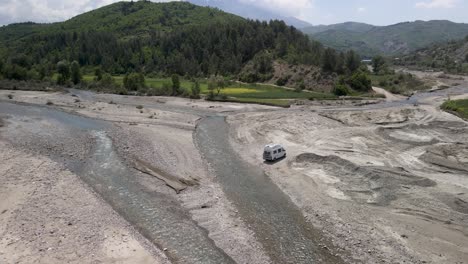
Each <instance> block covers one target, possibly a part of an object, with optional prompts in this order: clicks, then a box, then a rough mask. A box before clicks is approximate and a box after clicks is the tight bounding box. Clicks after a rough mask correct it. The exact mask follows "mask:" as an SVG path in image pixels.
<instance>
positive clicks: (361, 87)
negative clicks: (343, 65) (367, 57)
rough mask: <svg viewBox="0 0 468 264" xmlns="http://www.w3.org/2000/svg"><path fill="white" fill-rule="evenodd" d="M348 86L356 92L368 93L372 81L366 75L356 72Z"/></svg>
mask: <svg viewBox="0 0 468 264" xmlns="http://www.w3.org/2000/svg"><path fill="white" fill-rule="evenodd" d="M348 84H349V86H351V88H353V89H354V90H356V91H361V92H368V91H370V90H371V89H372V81H371V79H370V78H369V76H367V74H366V73H364V72H361V71H357V72H355V73H354V74H353V75H352V76H351V78H350V79H349V80H348Z"/></svg>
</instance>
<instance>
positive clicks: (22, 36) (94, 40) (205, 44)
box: [0, 1, 324, 80]
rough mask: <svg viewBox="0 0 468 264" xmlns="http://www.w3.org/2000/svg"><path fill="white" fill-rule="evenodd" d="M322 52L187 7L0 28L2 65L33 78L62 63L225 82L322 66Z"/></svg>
mask: <svg viewBox="0 0 468 264" xmlns="http://www.w3.org/2000/svg"><path fill="white" fill-rule="evenodd" d="M323 52H324V48H323V47H322V45H321V44H320V43H318V42H315V41H309V40H308V38H307V36H306V35H304V34H303V33H302V32H300V31H298V30H296V29H294V28H292V27H289V26H287V25H286V24H285V23H284V22H282V21H271V22H269V23H267V22H258V21H251V20H246V19H243V18H241V17H238V16H235V15H232V14H229V13H225V12H223V11H221V10H219V9H213V8H208V7H200V6H196V5H193V4H190V3H187V2H169V3H153V2H149V1H138V2H119V3H115V4H111V5H108V6H105V7H102V8H99V9H96V10H93V11H90V12H87V13H84V14H82V15H79V16H77V17H74V18H72V19H70V20H68V21H65V22H60V23H53V24H35V23H22V24H12V25H9V26H4V27H2V28H0V60H2V61H4V62H5V64H12V65H14V66H15V67H16V68H15V69H20V70H21V72H25V71H33V73H32V75H34V74H35V73H34V71H35V72H36V73H38V74H40V75H44V74H45V75H49V74H50V72H51V71H54V70H55V67H56V65H57V63H58V62H59V61H61V60H64V59H65V60H68V61H74V60H76V61H78V62H79V64H80V65H81V66H82V67H85V68H92V67H94V66H101V67H102V68H103V70H104V71H106V72H110V73H114V74H122V73H128V72H133V71H140V72H144V73H163V74H172V73H178V74H180V75H189V76H208V75H211V74H222V75H227V76H229V75H236V74H238V73H240V72H241V70H242V68H243V67H244V66H245V65H247V64H248V63H249V62H252V61H254V60H255V58H257V64H259V63H261V62H260V61H259V60H265V59H266V60H267V61H268V60H277V59H281V60H285V61H287V62H289V63H300V64H308V65H320V63H321V57H322V54H323ZM257 55H258V56H257ZM254 68H255V67H254ZM262 74H263V73H262ZM253 80H255V77H254V78H253Z"/></svg>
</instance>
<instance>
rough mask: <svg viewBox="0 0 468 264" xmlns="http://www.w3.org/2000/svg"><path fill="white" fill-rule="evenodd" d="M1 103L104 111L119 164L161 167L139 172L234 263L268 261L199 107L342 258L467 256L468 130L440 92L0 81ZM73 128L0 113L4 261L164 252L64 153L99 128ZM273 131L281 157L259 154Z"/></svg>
mask: <svg viewBox="0 0 468 264" xmlns="http://www.w3.org/2000/svg"><path fill="white" fill-rule="evenodd" d="M9 95H11V96H9ZM454 96H458V97H460V96H466V95H454ZM9 98H11V99H9ZM392 98H393V99H394V100H398V99H399V98H397V97H392ZM0 100H3V101H4V102H5V101H8V102H19V103H28V104H33V105H38V106H41V107H48V108H57V109H60V110H61V111H66V112H71V113H74V114H76V115H82V116H86V117H90V118H93V119H98V120H104V121H107V122H108V123H109V124H111V129H109V131H108V136H109V137H110V139H111V140H112V142H113V146H114V147H115V149H116V151H117V153H118V154H119V156H120V157H121V158H122V159H123V161H124V162H125V163H126V165H127V166H128V167H130V168H134V167H135V168H136V167H138V164H140V163H139V162H143V163H145V164H150V165H151V166H152V167H153V171H154V173H153V174H155V175H156V176H157V177H155V175H149V174H147V173H142V172H140V173H139V174H138V178H137V179H136V180H137V181H138V182H139V183H141V184H142V185H143V186H145V187H146V188H149V189H151V190H153V191H154V192H157V193H163V194H164V195H167V196H168V197H171V198H173V199H175V200H177V201H178V202H179V203H180V204H181V205H182V206H183V208H185V210H187V212H189V214H190V216H191V218H192V219H193V220H194V221H195V222H196V223H197V224H198V225H199V226H201V227H202V228H204V229H206V230H207V231H208V235H209V237H210V238H211V239H212V240H213V241H214V243H215V244H216V246H217V247H219V248H220V249H222V250H223V251H224V252H226V254H228V255H229V256H230V257H231V258H232V259H233V260H234V261H236V262H238V263H270V262H271V260H270V258H269V257H268V254H267V253H266V252H265V249H264V248H263V246H262V244H261V243H260V242H259V241H258V240H257V239H256V237H255V234H254V233H253V231H252V230H251V229H250V227H249V226H247V225H246V223H245V222H244V221H243V220H242V219H241V218H240V217H239V215H238V212H237V210H236V208H235V207H234V205H233V204H231V202H230V201H229V200H228V199H227V198H226V195H225V194H224V192H223V190H222V187H221V184H220V182H219V181H218V180H217V178H216V177H215V176H214V175H215V174H214V172H213V171H211V169H210V166H209V165H208V164H206V161H205V160H204V159H203V158H202V157H201V154H200V152H199V150H198V148H197V146H196V143H195V141H194V131H195V130H196V127H197V124H198V122H199V121H200V118H202V117H203V116H206V115H216V114H224V115H227V116H228V118H227V121H228V123H229V125H230V134H229V135H226V137H229V140H230V141H231V145H232V147H233V148H234V149H235V150H236V151H237V152H238V154H239V155H240V156H241V157H242V158H243V159H244V160H245V161H246V162H248V163H250V164H252V165H254V166H256V167H261V168H262V169H263V170H264V171H265V172H266V173H267V175H268V176H269V177H270V178H271V179H272V180H273V182H274V183H276V184H277V185H278V186H279V187H280V189H281V190H282V191H283V192H284V193H286V194H287V195H288V196H289V197H290V198H291V200H292V201H293V202H294V203H295V204H296V205H297V206H298V207H299V208H300V209H301V210H302V212H303V214H304V215H305V217H306V218H307V220H308V221H310V222H311V223H312V224H313V225H314V226H315V227H316V229H319V230H321V231H322V232H323V233H324V234H325V235H326V236H327V238H328V240H330V241H332V242H333V244H334V245H333V246H334V247H333V248H336V249H337V250H338V252H334V253H337V255H340V254H341V253H342V255H343V256H344V255H346V256H348V255H349V253H351V255H352V259H346V260H345V262H350V263H352V262H356V263H403V262H406V263H468V262H467V260H468V250H467V248H468V247H467V245H468V224H467V223H468V171H467V169H466V168H468V152H467V149H468V145H467V142H468V133H467V132H468V131H467V130H468V128H467V123H466V122H464V121H462V120H460V119H459V118H457V117H455V116H452V115H450V114H448V113H445V112H441V111H440V110H438V108H437V106H438V104H440V103H441V102H443V100H444V98H443V97H441V96H439V95H437V94H434V96H433V97H425V98H424V102H425V104H424V105H420V106H419V105H418V104H414V105H413V104H406V105H400V106H398V105H397V106H394V107H391V108H385V109H375V110H369V109H368V110H362V109H361V110H359V109H358V110H353V111H343V110H342V109H343V108H344V107H346V108H348V107H352V105H349V104H350V103H348V102H340V101H338V102H326V103H322V102H317V103H313V104H312V105H309V106H295V107H293V108H292V109H278V108H273V107H266V106H255V105H244V104H231V103H228V104H224V103H212V102H205V101H193V100H186V99H180V98H164V97H130V96H118V95H99V94H97V95H96V94H92V93H89V92H85V91H75V90H71V92H64V93H44V92H26V91H0ZM389 101H392V100H389ZM390 103H391V102H390ZM351 104H352V103H351ZM365 107H366V106H364V108H365ZM2 125H3V126H2ZM37 127H41V128H42V130H38V133H37V134H28V133H27V132H25V131H34V129H36V128H37ZM28 129H29V130H28ZM46 129H50V131H51V133H44V132H43V131H47V130H46ZM52 132H53V135H52ZM41 133H42V134H41ZM80 137H81V136H79V137H78V138H76V139H75V140H71V141H69V139H68V138H67V134H66V131H61V130H60V129H58V128H55V127H54V124H50V123H48V122H47V120H38V119H34V118H29V119H28V118H18V117H15V118H13V117H12V116H11V115H8V114H5V113H1V112H0V149H1V150H2V151H1V153H0V164H1V165H0V182H1V183H2V184H1V185H0V188H1V189H2V191H1V192H0V198H1V199H0V201H4V202H0V223H1V225H0V226H1V228H0V232H1V234H2V239H1V240H0V262H2V261H3V262H6V263H12V262H13V263H14V262H16V261H21V262H24V263H36V262H41V263H63V262H68V261H70V262H75V263H83V262H86V263H89V262H103V263H116V262H118V263H167V262H168V259H167V258H166V257H165V254H164V249H163V248H157V247H155V246H154V245H152V244H151V243H149V242H148V241H147V240H145V238H143V236H142V235H140V234H139V233H138V232H136V231H135V230H134V229H133V228H132V227H131V226H130V224H129V223H128V222H126V221H125V220H124V219H123V218H122V217H120V216H119V215H118V214H117V213H116V212H115V211H113V210H112V208H111V207H110V206H109V205H107V204H106V203H105V202H104V201H103V200H101V199H100V198H99V196H98V195H97V194H96V193H94V192H93V191H92V190H91V189H90V188H89V187H87V185H86V184H84V183H83V182H82V181H81V180H80V178H79V176H77V175H76V174H74V173H73V172H71V171H69V170H67V169H66V167H65V166H64V165H63V164H62V162H61V160H62V159H65V160H66V158H63V157H64V156H67V157H68V156H73V157H74V158H77V159H78V160H83V159H86V157H87V156H88V155H89V153H90V151H91V149H92V147H93V146H92V145H93V140H94V138H93V136H92V135H83V136H82V137H83V138H80ZM24 139H26V140H24ZM37 142H39V143H37ZM41 142H46V143H44V144H42V143H41ZM83 142H87V143H86V144H82V143H83ZM270 142H277V143H282V144H284V145H285V147H286V148H287V150H288V157H287V158H286V159H285V160H282V161H280V162H277V163H274V164H266V163H263V161H262V157H261V154H262V149H263V145H264V144H266V143H270ZM4 150H5V151H4ZM140 169H141V168H140ZM168 178H169V179H170V181H169V182H174V181H176V182H177V186H178V188H182V189H181V191H180V193H179V194H177V193H176V191H175V190H174V188H171V187H170V186H168V184H167V183H168V181H164V179H166V180H167V179H168ZM169 185H170V184H169ZM181 186H182V187H181ZM2 212H3V213H2ZM169 250H170V249H169Z"/></svg>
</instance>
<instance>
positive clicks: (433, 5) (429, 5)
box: [416, 0, 458, 8]
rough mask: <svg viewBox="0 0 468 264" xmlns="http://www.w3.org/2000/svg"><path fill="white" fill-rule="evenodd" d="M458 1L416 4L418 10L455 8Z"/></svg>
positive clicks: (440, 0) (441, 0) (433, 0)
mask: <svg viewBox="0 0 468 264" xmlns="http://www.w3.org/2000/svg"><path fill="white" fill-rule="evenodd" d="M457 3H458V0H431V1H428V2H418V3H416V7H417V8H454V7H455V6H456V4H457Z"/></svg>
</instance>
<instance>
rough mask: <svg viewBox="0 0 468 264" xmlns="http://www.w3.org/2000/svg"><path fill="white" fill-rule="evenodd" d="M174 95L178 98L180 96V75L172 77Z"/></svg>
mask: <svg viewBox="0 0 468 264" xmlns="http://www.w3.org/2000/svg"><path fill="white" fill-rule="evenodd" d="M171 79H172V95H173V96H177V95H179V94H180V79H179V75H178V74H173V75H172V78H171Z"/></svg>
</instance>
